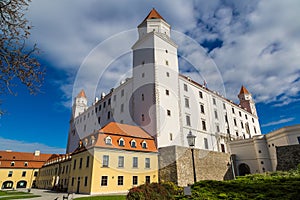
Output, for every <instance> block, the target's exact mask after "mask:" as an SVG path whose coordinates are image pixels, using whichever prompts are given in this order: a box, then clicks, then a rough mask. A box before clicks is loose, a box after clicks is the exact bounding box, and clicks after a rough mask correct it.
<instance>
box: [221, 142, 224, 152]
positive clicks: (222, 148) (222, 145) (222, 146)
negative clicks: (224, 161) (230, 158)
mask: <svg viewBox="0 0 300 200" xmlns="http://www.w3.org/2000/svg"><path fill="white" fill-rule="evenodd" d="M221 151H222V152H224V153H225V145H224V144H221Z"/></svg>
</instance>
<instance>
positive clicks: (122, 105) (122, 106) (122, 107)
mask: <svg viewBox="0 0 300 200" xmlns="http://www.w3.org/2000/svg"><path fill="white" fill-rule="evenodd" d="M121 112H124V104H123V103H122V104H121Z"/></svg>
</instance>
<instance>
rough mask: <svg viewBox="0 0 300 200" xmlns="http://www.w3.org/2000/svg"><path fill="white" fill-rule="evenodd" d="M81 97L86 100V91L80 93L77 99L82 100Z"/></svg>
mask: <svg viewBox="0 0 300 200" xmlns="http://www.w3.org/2000/svg"><path fill="white" fill-rule="evenodd" d="M80 97H84V98H86V95H85V92H84V90H81V91H80V92H79V94H78V95H77V98H80Z"/></svg>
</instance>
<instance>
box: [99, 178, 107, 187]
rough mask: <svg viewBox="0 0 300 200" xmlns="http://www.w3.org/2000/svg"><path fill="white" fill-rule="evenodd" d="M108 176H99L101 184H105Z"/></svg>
mask: <svg viewBox="0 0 300 200" xmlns="http://www.w3.org/2000/svg"><path fill="white" fill-rule="evenodd" d="M107 182H108V176H101V186H107Z"/></svg>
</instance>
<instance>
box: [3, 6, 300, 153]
mask: <svg viewBox="0 0 300 200" xmlns="http://www.w3.org/2000/svg"><path fill="white" fill-rule="evenodd" d="M152 8H155V9H156V10H157V11H158V12H159V13H160V14H161V15H162V16H163V18H164V19H165V20H166V21H167V22H168V23H169V24H170V25H171V27H172V30H173V32H172V36H173V40H174V41H175V42H176V43H177V44H178V45H179V50H178V51H179V54H180V55H179V56H180V71H181V73H183V74H185V75H189V76H191V77H192V78H193V79H195V80H196V81H198V82H200V83H203V81H204V80H206V82H207V83H208V87H209V88H210V89H212V90H217V91H218V92H220V93H222V94H223V95H225V96H226V97H227V98H229V99H232V100H234V101H235V102H237V94H238V92H239V89H240V87H241V85H245V86H246V87H247V89H248V90H249V91H250V92H251V93H252V95H253V96H254V99H255V101H256V103H257V110H258V114H259V118H260V123H261V129H262V132H263V133H268V132H270V131H272V130H275V129H277V128H280V127H283V126H287V125H293V124H299V123H300V114H299V113H300V112H299V110H300V92H299V91H300V25H299V23H298V20H299V18H300V12H299V10H300V1H298V0H286V1H281V0H272V1H255V0H247V1H246V0H244V1H233V0H231V1H229V0H228V1H217V0H211V1H205V0H203V1H201V0H199V1H184V0H176V1H170V0H164V1H154V0H153V1H140V0H123V1H117V0H110V1H104V0H101V1H100V0H97V1H96V0H86V1H83V0H81V1H80V0H52V1H46V0H33V2H32V3H31V4H30V7H29V10H28V12H27V13H26V16H27V18H28V19H29V20H30V23H31V24H32V25H33V29H32V35H31V38H30V42H32V43H37V44H38V47H39V48H40V49H41V54H40V55H39V60H40V61H41V63H43V65H44V66H45V67H46V69H47V75H46V79H45V84H44V86H43V88H42V92H41V93H40V94H38V95H36V96H30V95H29V94H28V92H27V91H26V90H24V88H23V87H18V88H15V91H16V92H17V93H18V96H4V97H1V99H2V105H1V108H2V109H4V110H5V111H6V113H5V115H3V116H2V117H1V119H0V149H13V150H19V151H33V150H34V149H41V150H42V149H44V152H47V151H48V152H51V151H56V152H63V151H64V150H63V149H64V148H65V146H66V141H67V133H68V123H69V119H70V114H71V111H70V107H71V103H72V99H73V96H74V95H75V94H77V93H78V92H79V90H80V89H82V88H83V89H85V90H86V92H87V95H88V97H89V98H90V100H91V101H90V103H91V102H92V100H93V99H94V98H95V97H96V96H100V93H101V92H108V91H109V90H110V88H112V87H115V86H117V85H118V84H119V82H120V81H121V80H122V79H125V78H126V77H127V76H130V69H131V56H132V54H131V46H132V45H133V44H134V42H135V41H136V39H137V32H136V27H137V25H139V24H140V23H141V22H142V20H143V19H144V18H145V17H146V16H147V14H148V13H149V11H150V10H151V9H152Z"/></svg>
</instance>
